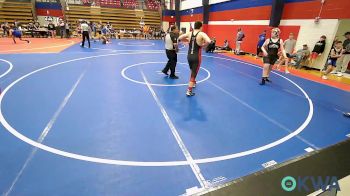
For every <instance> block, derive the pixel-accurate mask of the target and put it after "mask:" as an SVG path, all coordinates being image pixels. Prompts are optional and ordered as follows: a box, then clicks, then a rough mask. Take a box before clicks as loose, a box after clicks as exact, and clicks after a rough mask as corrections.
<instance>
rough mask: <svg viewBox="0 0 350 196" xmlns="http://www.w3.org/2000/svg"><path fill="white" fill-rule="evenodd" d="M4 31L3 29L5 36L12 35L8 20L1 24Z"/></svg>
mask: <svg viewBox="0 0 350 196" xmlns="http://www.w3.org/2000/svg"><path fill="white" fill-rule="evenodd" d="M1 28H2V31H3V37H5V36H7V37H9V36H10V26H9V25H8V23H7V22H4V24H2V25H1Z"/></svg>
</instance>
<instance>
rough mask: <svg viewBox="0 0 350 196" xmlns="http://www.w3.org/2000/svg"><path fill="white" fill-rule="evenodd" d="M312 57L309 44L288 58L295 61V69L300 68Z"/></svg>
mask: <svg viewBox="0 0 350 196" xmlns="http://www.w3.org/2000/svg"><path fill="white" fill-rule="evenodd" d="M309 56H310V50H309V47H308V46H307V44H304V45H303V49H300V50H298V51H297V52H296V53H295V54H291V55H288V58H294V59H295V67H296V68H300V67H301V63H302V62H303V61H304V62H305V61H306V60H307V59H308V58H309Z"/></svg>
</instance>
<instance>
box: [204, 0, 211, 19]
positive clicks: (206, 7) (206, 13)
mask: <svg viewBox="0 0 350 196" xmlns="http://www.w3.org/2000/svg"><path fill="white" fill-rule="evenodd" d="M202 4H203V24H208V22H209V11H210V10H209V8H210V6H209V0H202Z"/></svg>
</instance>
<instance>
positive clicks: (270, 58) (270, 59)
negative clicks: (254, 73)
mask: <svg viewBox="0 0 350 196" xmlns="http://www.w3.org/2000/svg"><path fill="white" fill-rule="evenodd" d="M277 59H278V56H271V55H269V56H265V57H264V58H263V62H264V64H270V65H274V64H275V63H276V61H277Z"/></svg>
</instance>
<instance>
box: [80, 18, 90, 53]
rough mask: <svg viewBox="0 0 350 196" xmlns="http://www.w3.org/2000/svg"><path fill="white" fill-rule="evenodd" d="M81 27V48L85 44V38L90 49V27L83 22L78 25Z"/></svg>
mask: <svg viewBox="0 0 350 196" xmlns="http://www.w3.org/2000/svg"><path fill="white" fill-rule="evenodd" d="M80 27H81V31H82V35H83V41H82V43H81V47H84V44H85V38H86V39H87V41H88V43H89V48H90V36H89V34H90V31H91V30H90V27H89V25H88V24H87V23H86V21H83V23H82V24H81V25H80Z"/></svg>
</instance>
